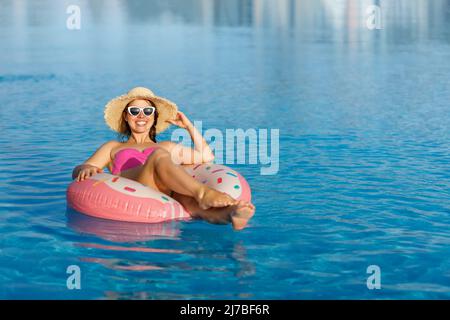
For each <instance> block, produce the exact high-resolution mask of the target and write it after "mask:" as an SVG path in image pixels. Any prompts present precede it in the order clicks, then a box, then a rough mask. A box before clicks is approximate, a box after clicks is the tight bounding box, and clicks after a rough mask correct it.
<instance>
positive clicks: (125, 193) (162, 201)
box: [66, 163, 251, 223]
mask: <svg viewBox="0 0 450 320" xmlns="http://www.w3.org/2000/svg"><path fill="white" fill-rule="evenodd" d="M184 169H185V170H186V171H187V172H188V174H190V175H191V176H192V177H193V178H194V179H195V180H197V181H199V182H200V183H203V184H205V185H207V186H208V187H211V188H214V189H216V190H218V191H221V192H225V193H228V194H229V195H230V196H231V197H233V198H234V199H237V200H245V201H250V200H251V191H250V187H249V185H248V183H247V181H246V180H245V179H244V177H242V176H241V175H240V174H239V173H238V172H236V171H234V170H232V169H230V168H229V167H227V166H224V165H219V164H207V163H204V164H199V165H196V166H194V167H184ZM66 195H67V205H68V206H69V207H70V208H72V209H74V210H76V211H78V212H81V213H84V214H86V215H89V216H92V217H96V218H103V219H110V220H118V221H128V222H144V223H159V222H164V221H170V220H190V219H191V214H190V213H189V212H188V211H187V210H186V209H185V208H184V207H183V206H182V205H181V204H180V203H179V202H178V201H176V200H175V199H173V198H171V197H169V196H167V195H166V194H164V193H161V192H159V191H156V190H154V189H152V188H149V187H147V186H145V185H143V184H141V183H139V182H136V181H134V180H130V179H127V178H124V177H120V176H116V175H112V174H109V173H98V174H95V175H93V176H91V177H90V178H89V179H86V180H83V181H73V182H72V183H71V184H70V185H69V187H68V188H67V194H66Z"/></svg>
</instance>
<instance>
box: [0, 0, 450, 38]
mask: <svg viewBox="0 0 450 320" xmlns="http://www.w3.org/2000/svg"><path fill="white" fill-rule="evenodd" d="M1 4H2V8H3V9H4V10H2V11H0V26H1V25H3V26H13V27H14V28H17V29H22V30H23V29H24V28H29V27H39V26H46V25H60V26H63V25H64V24H63V23H64V21H65V19H66V17H67V16H66V15H65V8H66V7H67V6H68V5H69V4H72V2H70V1H68V0H66V1H51V0H45V1H25V0H19V1H14V0H2V1H1ZM372 4H374V5H377V6H380V7H381V9H382V22H383V28H384V29H387V30H390V32H388V33H387V35H386V39H398V36H399V35H401V36H403V37H406V38H407V39H412V40H418V39H432V38H433V37H435V36H436V35H435V34H434V33H433V31H436V30H445V29H446V28H443V27H444V26H445V25H447V24H448V21H449V17H450V10H448V8H449V5H450V0H434V1H423V0H397V1H390V0H353V1H352V0H349V1H347V0H277V1H271V0H215V1H212V0H169V1H141V0H94V1H92V0H89V1H88V0H81V1H77V5H79V6H80V8H81V11H82V19H83V20H82V23H83V26H84V27H86V28H91V27H93V26H96V25H99V24H101V25H103V24H104V25H109V26H115V27H117V28H126V27H127V26H129V25H133V24H149V25H159V26H161V25H176V24H180V25H194V26H195V25H197V26H203V27H208V26H216V27H218V26H226V27H246V28H255V29H257V28H258V29H260V28H263V29H265V28H270V29H273V30H274V31H276V32H283V31H296V32H299V33H303V32H306V33H309V34H311V35H312V34H314V33H315V30H329V32H326V33H325V35H326V36H325V38H328V39H335V40H353V41H354V40H362V39H364V38H367V37H368V36H369V35H370V34H371V33H370V32H368V30H367V29H366V28H365V26H366V19H367V13H366V9H367V7H368V6H369V5H372ZM44 10H45V12H44ZM27 31H29V29H27ZM372 34H373V33H372ZM19 36H20V34H19ZM441 36H442V37H443V38H445V39H446V40H447V41H448V40H449V39H450V32H449V31H448V28H447V31H446V32H444V33H443V34H442V35H441ZM30 40H32V39H30Z"/></svg>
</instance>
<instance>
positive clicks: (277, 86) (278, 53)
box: [0, 0, 450, 299]
mask: <svg viewBox="0 0 450 320" xmlns="http://www.w3.org/2000/svg"><path fill="white" fill-rule="evenodd" d="M73 3H75V4H78V5H79V6H80V8H81V17H82V20H81V29H80V30H68V29H67V28H66V19H67V17H68V15H67V14H66V8H67V6H68V5H69V4H73ZM373 3H375V4H377V5H379V6H380V7H381V12H382V29H374V30H370V29H368V28H367V27H366V8H367V6H369V5H370V4H373ZM0 5H1V10H0V49H1V60H0V101H1V107H0V115H1V117H0V129H1V131H2V139H1V140H0V150H1V154H0V235H1V236H0V298H2V299H5V298H13V299H19V298H33V299H35V298H55V299H82V298H87V299H119V298H135V299H163V298H168V299H178V298H182V299H184V298H189V299H192V298H199V299H206V298H214V299H215V298H221V299H222V298H223V299H235V298H239V299H266V298H268V299H311V298H314V299H316V298H318V299H332V298H336V299H343V298H350V299H366V298H367V299H387V298H400V299H406V298H413V299H424V298H427V299H429V298H430V299H442V298H447V299H448V298H450V232H449V230H450V201H449V198H450V171H449V165H450V149H449V142H450V130H449V124H450V103H449V101H450V90H449V88H450V77H449V75H450V1H446V0H435V1H412V0H403V1H402V0H396V1H331V0H330V1H312V0H311V1H289V0H283V1H276V2H275V1H238V0H229V1H215V2H210V1H200V0H198V1H196V0H191V1H181V0H180V1H168V2H162V1H158V2H154V3H152V2H149V1H129V2H125V1H119V0H115V1H113V0H108V1H106V0H104V1H87V0H85V1H81V0H80V1H50V0H46V1H39V2H37V1H12V0H1V1H0ZM137 85H141V86H147V87H149V88H151V89H152V90H154V91H155V92H156V93H157V94H160V95H163V96H166V97H168V98H170V99H172V100H173V101H175V102H176V103H177V104H178V105H179V107H180V109H181V110H183V111H184V112H185V113H186V114H187V115H188V116H189V117H190V118H191V119H193V120H202V121H203V128H204V129H206V128H218V129H220V130H223V131H225V129H227V128H243V129H248V128H255V129H264V128H266V129H279V130H280V150H279V154H280V168H279V172H278V173H277V174H276V175H260V168H261V165H260V164H257V165H231V166H232V167H233V168H235V169H237V170H239V171H240V172H241V173H242V174H243V175H244V176H245V177H246V178H247V180H248V181H249V183H250V185H251V187H252V190H253V201H254V203H255V205H256V207H257V211H256V215H255V217H254V219H253V220H252V221H251V224H250V227H249V228H248V229H246V230H244V231H242V232H234V231H233V230H232V229H231V227H229V226H216V225H210V224H207V223H205V222H201V221H195V222H173V223H167V224H158V225H142V224H126V223H118V222H111V221H106V220H97V219H93V218H89V217H86V216H83V215H80V214H78V213H76V212H72V211H71V210H69V209H67V208H66V199H65V191H66V188H67V186H68V184H69V183H70V182H71V177H70V175H71V171H72V169H73V167H74V166H75V165H78V164H80V163H81V162H82V161H84V160H85V159H86V158H87V157H88V156H89V155H90V154H91V153H92V152H93V151H94V150H95V149H96V148H97V147H98V146H99V145H100V144H102V143H103V142H105V141H107V140H110V139H113V138H115V135H114V134H113V133H112V132H111V131H109V130H108V128H107V127H106V125H105V124H104V122H103V106H104V104H105V103H106V102H107V101H108V100H109V99H111V98H112V97H115V96H117V95H119V94H122V93H124V92H125V91H127V90H128V89H129V88H131V87H133V86H137ZM170 134H171V130H169V131H168V132H166V133H164V134H163V135H162V136H161V137H160V140H164V139H169V138H170ZM70 265H77V266H79V267H80V269H81V290H68V289H67V287H66V279H67V277H68V275H67V274H66V269H67V267H68V266H70ZM369 265H377V266H379V267H380V270H381V289H380V290H369V289H368V288H367V286H366V279H367V277H368V276H369V275H368V274H367V273H366V269H367V267H368V266H369Z"/></svg>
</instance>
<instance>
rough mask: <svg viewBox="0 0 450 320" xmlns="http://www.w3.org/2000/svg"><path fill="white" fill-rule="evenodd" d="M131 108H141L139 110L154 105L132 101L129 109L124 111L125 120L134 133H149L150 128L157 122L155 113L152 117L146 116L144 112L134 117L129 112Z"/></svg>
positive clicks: (143, 101) (142, 101) (138, 100)
mask: <svg viewBox="0 0 450 320" xmlns="http://www.w3.org/2000/svg"><path fill="white" fill-rule="evenodd" d="M129 107H139V108H145V107H153V106H152V104H151V103H150V102H149V101H147V100H140V99H137V100H133V101H131V102H130V103H129V104H128V105H127V107H126V108H125V110H124V119H125V121H127V122H128V125H129V126H130V129H131V131H132V132H135V133H145V132H149V131H150V128H151V127H152V125H153V122H154V121H155V113H154V112H153V114H152V115H151V116H146V115H145V114H144V112H142V111H141V112H139V114H138V115H137V116H132V115H131V114H130V113H129V112H128V108H129Z"/></svg>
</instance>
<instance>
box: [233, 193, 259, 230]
mask: <svg viewBox="0 0 450 320" xmlns="http://www.w3.org/2000/svg"><path fill="white" fill-rule="evenodd" d="M254 214H255V206H254V205H253V204H251V203H249V202H245V201H242V200H241V201H239V202H238V204H237V205H236V209H235V210H234V212H233V213H232V214H231V223H232V224H233V229H234V230H242V229H244V228H245V226H246V225H247V223H248V221H249V220H250V219H251V218H252V217H253V215H254Z"/></svg>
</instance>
